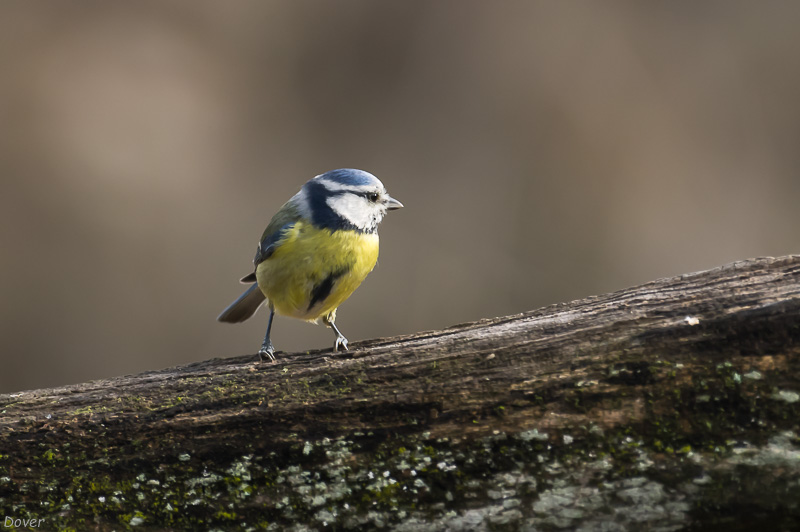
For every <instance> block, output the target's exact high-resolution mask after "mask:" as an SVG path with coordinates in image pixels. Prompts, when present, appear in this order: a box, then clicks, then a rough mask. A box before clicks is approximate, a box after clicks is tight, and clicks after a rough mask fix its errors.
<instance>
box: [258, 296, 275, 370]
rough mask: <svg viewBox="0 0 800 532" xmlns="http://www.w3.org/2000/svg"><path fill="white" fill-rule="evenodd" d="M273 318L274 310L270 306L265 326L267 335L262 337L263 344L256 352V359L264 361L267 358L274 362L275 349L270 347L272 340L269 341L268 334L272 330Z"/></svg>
mask: <svg viewBox="0 0 800 532" xmlns="http://www.w3.org/2000/svg"><path fill="white" fill-rule="evenodd" d="M274 317H275V309H274V308H272V305H270V308H269V323H268V324H267V334H266V335H264V343H263V344H261V349H260V350H259V351H258V357H259V358H260V359H261V360H262V361H264V360H266V359H267V358H269V359H270V360H271V361H272V362H275V348H274V347H273V346H272V340H270V339H269V332H270V331H271V330H272V318H274Z"/></svg>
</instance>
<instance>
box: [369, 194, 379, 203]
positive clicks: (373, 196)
mask: <svg viewBox="0 0 800 532" xmlns="http://www.w3.org/2000/svg"><path fill="white" fill-rule="evenodd" d="M380 197H381V196H380V194H378V193H377V192H370V193H369V194H367V199H368V200H370V201H371V202H372V203H375V202H376V201H378V198H380Z"/></svg>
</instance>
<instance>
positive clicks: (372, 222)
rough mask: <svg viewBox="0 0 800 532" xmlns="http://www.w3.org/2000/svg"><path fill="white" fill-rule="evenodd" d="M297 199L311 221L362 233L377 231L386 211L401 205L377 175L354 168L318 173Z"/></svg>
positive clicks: (304, 186) (319, 224)
mask: <svg viewBox="0 0 800 532" xmlns="http://www.w3.org/2000/svg"><path fill="white" fill-rule="evenodd" d="M296 199H297V201H298V203H299V205H300V210H301V212H302V213H303V214H304V215H305V216H306V217H308V218H310V219H311V222H312V223H313V224H314V225H317V226H319V227H325V228H328V229H331V230H338V229H350V230H356V231H361V232H364V233H374V232H376V231H377V229H378V224H379V223H380V222H381V220H382V219H383V217H384V216H385V215H386V211H390V210H393V209H399V208H401V207H402V206H403V204H402V203H400V202H399V201H397V200H396V199H394V198H393V197H391V196H390V195H389V193H388V192H386V187H384V186H383V183H381V182H380V180H379V179H378V178H377V177H375V176H374V175H372V174H370V173H369V172H365V171H363V170H356V169H353V168H341V169H339V170H331V171H330V172H325V173H324V174H321V175H318V176H317V177H315V178H313V179H311V180H309V181H308V182H306V184H305V185H303V188H302V189H301V190H300V192H299V193H298V195H297V197H296Z"/></svg>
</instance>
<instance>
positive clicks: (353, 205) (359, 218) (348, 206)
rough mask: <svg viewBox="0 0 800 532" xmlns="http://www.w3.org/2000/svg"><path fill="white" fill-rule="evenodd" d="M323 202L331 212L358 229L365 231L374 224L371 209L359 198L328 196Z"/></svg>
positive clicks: (344, 195)
mask: <svg viewBox="0 0 800 532" xmlns="http://www.w3.org/2000/svg"><path fill="white" fill-rule="evenodd" d="M325 201H326V203H327V204H328V206H329V207H330V208H331V209H333V212H335V213H336V214H338V215H339V216H341V217H343V218H345V219H346V220H347V221H348V222H350V223H351V224H353V225H355V226H356V227H358V228H360V229H366V228H368V227H370V226H372V225H373V224H374V221H373V219H372V218H373V214H374V213H373V209H370V208H369V207H370V206H369V205H368V204H367V201H366V200H365V199H364V198H362V197H361V196H356V195H354V194H341V195H337V196H330V197H329V198H328V199H327V200H325Z"/></svg>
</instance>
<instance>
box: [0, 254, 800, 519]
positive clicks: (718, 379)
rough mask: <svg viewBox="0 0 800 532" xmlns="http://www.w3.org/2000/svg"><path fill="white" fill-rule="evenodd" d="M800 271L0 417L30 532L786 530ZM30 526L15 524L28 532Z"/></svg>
mask: <svg viewBox="0 0 800 532" xmlns="http://www.w3.org/2000/svg"><path fill="white" fill-rule="evenodd" d="M798 295H800V256H789V257H780V258H761V259H755V260H747V261H741V262H736V263H733V264H730V265H727V266H724V267H721V268H717V269H714V270H710V271H705V272H699V273H693V274H688V275H682V276H680V277H674V278H669V279H661V280H657V281H653V282H651V283H648V284H645V285H642V286H638V287H634V288H630V289H627V290H622V291H619V292H615V293H612V294H607V295H602V296H596V297H590V298H587V299H583V300H579V301H573V302H570V303H565V304H559V305H553V306H550V307H547V308H543V309H540V310H536V311H532V312H527V313H524V314H519V315H516V316H507V317H502V318H494V319H487V320H481V321H479V322H475V323H469V324H463V325H458V326H455V327H452V328H449V329H446V330H442V331H431V332H424V333H419V334H415V335H411V336H405V337H396V338H388V339H379V340H373V341H368V342H362V343H356V344H353V345H352V346H351V348H352V351H349V352H345V353H337V354H333V353H331V352H330V351H329V350H328V351H314V352H308V353H292V354H287V353H279V354H278V361H277V363H275V364H269V363H259V362H256V357H255V355H249V356H246V357H238V358H229V359H213V360H209V361H205V362H199V363H196V364H190V365H188V366H183V367H177V368H170V369H166V370H162V371H153V372H147V373H143V374H140V375H133V376H126V377H120V378H116V379H108V380H102V381H95V382H89V383H86V384H80V385H75V386H66V387H62V388H55V389H48V390H34V391H26V392H22V393H16V394H8V395H1V396H0V513H2V517H3V518H4V519H5V518H6V517H11V518H13V519H32V518H33V519H41V520H42V521H39V523H40V525H39V528H40V529H45V530H47V529H63V528H69V527H73V528H75V529H77V530H85V529H96V530H120V529H128V528H130V529H155V530H162V529H219V530H248V529H252V530H256V529H263V528H267V529H274V530H284V529H292V530H328V529H330V530H333V529H373V528H384V529H387V530H408V531H412V530H413V531H416V530H431V531H434V530H448V529H449V530H531V531H533V530H537V531H545V530H586V531H591V530H597V531H611V530H664V531H667V530H717V529H719V530H722V529H725V530H751V529H753V528H754V527H758V528H763V529H768V530H797V529H800V439H798V434H800V430H799V429H798V408H800V371H799V370H800V358H798V351H799V350H800V298H799V297H798ZM20 526H21V525H20Z"/></svg>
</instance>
